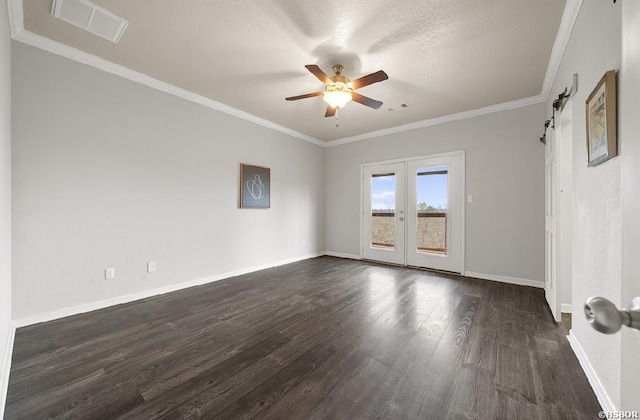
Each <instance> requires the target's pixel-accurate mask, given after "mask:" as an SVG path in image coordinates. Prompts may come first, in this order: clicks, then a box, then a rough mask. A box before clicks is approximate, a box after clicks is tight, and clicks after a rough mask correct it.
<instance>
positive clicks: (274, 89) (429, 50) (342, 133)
mask: <svg viewBox="0 0 640 420" xmlns="http://www.w3.org/2000/svg"><path fill="white" fill-rule="evenodd" d="M94 3H96V4H98V5H100V6H102V7H104V8H106V9H108V10H110V11H112V12H114V13H116V14H117V15H120V16H122V17H124V18H125V19H127V20H128V21H129V26H128V27H127V29H126V31H125V33H124V35H123V36H122V38H121V40H120V42H119V43H118V44H113V43H111V42H109V41H107V40H104V39H102V38H99V37H97V36H94V35H92V34H90V33H88V32H85V31H83V30H81V29H78V28H76V27H74V26H72V25H69V24H67V23H65V22H63V21H60V20H58V19H55V18H53V17H52V16H51V6H52V0H24V26H25V29H26V30H28V31H31V32H34V33H36V34H39V35H43V36H45V37H48V38H51V39H53V40H56V41H59V42H61V43H64V44H67V45H70V46H72V47H75V48H77V49H80V50H83V51H86V52H89V53H91V54H93V55H97V56H99V57H102V58H104V59H106V60H109V61H112V62H114V63H117V64H120V65H123V66H125V67H128V68H130V69H133V70H136V71H138V72H141V73H144V74H147V75H149V76H152V77H154V78H156V79H159V80H162V81H165V82H168V83H170V84H173V85H175V86H178V87H181V88H184V89H187V90H190V91H192V92H195V93H198V94H200V95H203V96H205V97H208V98H211V99H214V100H216V101H219V102H222V103H224V104H226V105H229V106H231V107H234V108H237V109H240V110H242V111H245V112H248V113H250V114H253V115H255V116H258V117H261V118H264V119H266V120H269V121H272V122H274V123H276V124H279V125H282V126H284V127H287V128H290V129H293V130H295V131H298V132H300V133H303V134H305V135H307V136H310V137H313V138H316V139H319V140H322V141H330V140H335V139H341V138H346V137H351V136H355V135H360V134H363V133H367V132H371V131H375V130H380V129H385V128H391V127H395V126H399V125H403V124H407V123H412V122H416V121H421V120H426V119H431V118H436V117H441V116H446V115H449V114H454V113H458V112H463V111H468V110H473V109H478V108H482V107H486V106H491V105H496V104H500V103H504V102H509V101H514V100H519V99H523V98H527V97H531V96H536V95H538V94H540V92H541V88H542V84H543V80H544V76H545V72H546V70H547V64H548V62H549V58H550V55H551V49H552V47H553V42H554V40H555V37H556V34H557V32H558V27H559V25H560V18H561V16H562V11H563V8H564V3H565V2H564V1H562V0H560V1H559V0H535V1H532V0H483V1H477V0H415V1H414V0H412V1H408V0H406V1H399V0H398V1H389V0H384V1H382V0H350V1H342V2H338V1H322V2H319V1H317V0H313V1H312V0H305V1H291V0H272V1H255V0H252V1H250V0H236V1H223V0H190V1H186V0H135V1H132V0H95V1H94ZM338 63H339V64H342V65H344V67H345V70H344V73H343V74H344V75H346V76H347V77H349V78H351V79H355V78H357V77H360V76H362V75H365V74H368V73H371V72H374V71H377V70H380V69H383V70H384V71H385V72H386V73H387V74H388V75H389V80H387V81H384V82H381V83H378V84H374V85H370V86H367V87H364V88H362V89H360V90H359V91H358V92H359V93H361V94H363V95H366V96H369V97H372V98H374V99H378V100H380V101H382V102H384V105H383V106H382V108H380V109H379V110H373V109H370V108H367V107H365V106H362V105H360V104H358V103H350V104H348V105H347V106H346V107H345V108H344V109H343V110H341V111H340V112H339V127H336V120H335V119H334V118H324V112H325V108H326V105H325V103H324V102H323V101H322V99H321V98H319V97H316V98H310V99H304V100H300V101H296V102H286V101H285V100H284V98H285V97H286V96H293V95H298V94H303V93H308V92H314V91H318V90H322V87H323V86H322V84H321V83H320V82H319V81H318V80H317V79H316V78H315V77H314V76H313V75H311V74H310V73H309V72H308V71H307V70H306V69H305V68H304V65H305V64H318V65H319V66H320V67H321V68H322V69H323V70H324V71H325V72H327V73H328V74H330V73H331V67H332V66H333V65H334V64H338ZM401 103H407V104H408V105H409V107H408V108H400V109H396V110H394V111H389V110H388V108H389V107H393V108H397V107H398V105H400V104H401Z"/></svg>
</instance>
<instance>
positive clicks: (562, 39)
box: [540, 0, 583, 102]
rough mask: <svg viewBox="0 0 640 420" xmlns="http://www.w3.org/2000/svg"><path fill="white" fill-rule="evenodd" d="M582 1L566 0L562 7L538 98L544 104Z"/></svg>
mask: <svg viewBox="0 0 640 420" xmlns="http://www.w3.org/2000/svg"><path fill="white" fill-rule="evenodd" d="M582 2H583V0H567V2H566V3H565V6H564V12H562V18H561V19H560V27H559V28H558V33H557V34H556V40H555V41H554V42H553V48H552V49H551V57H549V64H547V72H546V74H545V76H544V82H542V90H541V92H540V96H542V97H543V98H544V99H545V102H546V101H547V100H548V99H549V94H550V93H551V87H552V85H553V81H554V80H555V79H556V75H557V73H558V69H559V68H560V63H561V62H562V57H563V56H564V52H565V50H566V49H567V45H568V44H569V38H570V37H571V32H572V31H573V27H574V26H575V24H576V21H577V20H578V15H579V14H580V8H582Z"/></svg>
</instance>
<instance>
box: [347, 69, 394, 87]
mask: <svg viewBox="0 0 640 420" xmlns="http://www.w3.org/2000/svg"><path fill="white" fill-rule="evenodd" d="M388 78H389V76H387V73H385V72H384V71H382V70H378V71H377V72H375V73H371V74H367V75H366V76H362V77H361V78H359V79H356V80H352V81H351V83H349V85H351V88H352V89H360V88H361V87H363V86H368V85H370V84H373V83H378V82H382V81H383V80H387V79H388Z"/></svg>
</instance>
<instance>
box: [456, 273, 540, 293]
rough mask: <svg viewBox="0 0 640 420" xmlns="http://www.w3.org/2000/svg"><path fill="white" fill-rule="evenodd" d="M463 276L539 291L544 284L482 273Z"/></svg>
mask: <svg viewBox="0 0 640 420" xmlns="http://www.w3.org/2000/svg"><path fill="white" fill-rule="evenodd" d="M464 275H465V277H475V278H477V279H483V280H491V281H499V282H500V283H509V284H516V285H518V286H530V287H537V288H540V289H544V282H541V281H537V280H529V279H521V278H518V277H507V276H497V275H494V274H482V273H475V272H472V271H466V272H465V273H464Z"/></svg>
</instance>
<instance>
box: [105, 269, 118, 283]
mask: <svg viewBox="0 0 640 420" xmlns="http://www.w3.org/2000/svg"><path fill="white" fill-rule="evenodd" d="M115 277H116V269H115V268H107V269H106V270H104V278H105V279H106V280H111V279H113V278H115Z"/></svg>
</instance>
